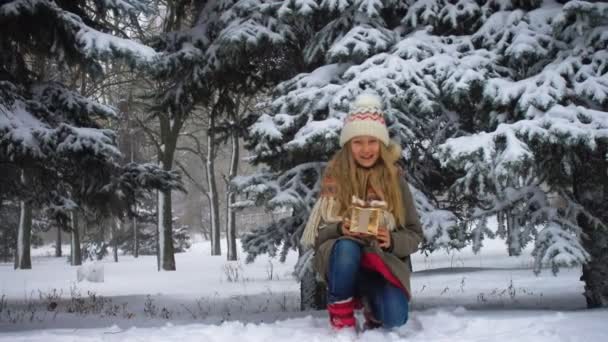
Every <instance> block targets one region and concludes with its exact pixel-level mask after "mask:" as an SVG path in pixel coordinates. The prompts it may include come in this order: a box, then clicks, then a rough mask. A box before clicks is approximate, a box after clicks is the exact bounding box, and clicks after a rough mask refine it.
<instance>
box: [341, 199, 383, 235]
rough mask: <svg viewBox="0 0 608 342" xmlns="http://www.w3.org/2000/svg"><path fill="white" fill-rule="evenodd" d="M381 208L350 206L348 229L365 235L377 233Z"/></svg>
mask: <svg viewBox="0 0 608 342" xmlns="http://www.w3.org/2000/svg"><path fill="white" fill-rule="evenodd" d="M382 215H383V213H382V209H381V208H371V207H361V206H351V208H350V229H349V230H350V231H351V232H354V233H363V234H367V235H374V236H375V235H378V227H379V226H380V218H381V217H382Z"/></svg>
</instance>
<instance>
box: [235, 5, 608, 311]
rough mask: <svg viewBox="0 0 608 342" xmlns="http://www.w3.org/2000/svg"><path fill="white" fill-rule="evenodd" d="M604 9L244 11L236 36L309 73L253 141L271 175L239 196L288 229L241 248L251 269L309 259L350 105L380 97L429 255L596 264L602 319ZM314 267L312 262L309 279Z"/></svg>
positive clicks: (587, 272)
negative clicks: (465, 252)
mask: <svg viewBox="0 0 608 342" xmlns="http://www.w3.org/2000/svg"><path fill="white" fill-rule="evenodd" d="M236 6H237V7H238V6H239V5H238V4H237V5H236ZM607 11H608V10H607V7H606V4H603V3H599V2H593V3H592V2H583V1H570V2H568V3H567V4H565V5H561V4H559V3H554V2H548V1H546V2H543V1H538V0H529V1H508V0H505V1H498V0H496V1H494V0H488V1H469V0H459V1H446V0H429V1H397V0H395V1H373V0H369V1H368V0H359V1H357V0H354V1H331V0H324V1H305V0H302V1H281V2H273V3H272V4H266V3H264V2H256V1H251V2H247V5H246V6H242V7H240V12H239V13H240V15H242V16H244V17H246V18H247V20H246V21H244V22H245V23H246V25H244V26H245V27H247V29H248V30H247V31H245V30H242V31H239V30H237V29H236V28H233V29H232V30H231V31H226V33H225V34H226V35H230V34H232V32H239V35H236V34H235V35H233V37H234V39H240V41H242V42H247V43H251V44H255V43H258V44H262V45H264V44H266V46H268V45H270V46H275V47H278V46H280V47H281V48H286V49H288V50H289V49H291V50H293V51H298V52H300V60H301V61H302V63H301V64H297V63H296V64H295V66H296V67H299V69H298V71H299V72H300V73H299V74H298V75H297V76H296V77H293V78H291V79H289V80H286V81H285V82H283V83H281V84H280V85H279V86H277V87H276V88H275V90H274V92H273V94H272V95H273V96H272V101H271V103H270V106H269V107H270V109H269V110H267V111H263V112H260V113H259V115H258V119H257V121H256V123H255V124H254V125H252V126H251V129H250V136H249V145H248V146H249V149H250V151H251V153H252V158H253V161H254V162H255V163H258V164H262V165H265V166H266V169H265V170H263V171H262V172H260V174H257V175H253V176H251V177H247V178H241V179H239V180H238V182H237V183H238V185H239V188H240V189H242V190H243V191H246V192H249V193H250V194H253V195H254V197H253V198H250V199H249V200H248V202H247V203H249V204H258V205H264V206H266V207H267V208H268V209H269V210H284V209H285V208H287V209H288V210H289V213H290V215H286V217H284V218H283V219H281V220H279V221H276V222H273V223H272V224H270V225H267V226H264V227H259V228H258V229H256V230H255V231H253V232H252V233H251V234H248V235H247V236H245V237H244V238H243V243H244V247H245V248H246V250H247V251H248V253H249V259H253V258H255V256H256V255H258V254H260V253H269V254H271V255H274V254H276V253H277V252H278V248H279V247H281V246H282V248H283V249H282V250H281V251H280V253H281V255H282V256H283V257H284V256H285V255H286V253H287V251H288V250H289V249H292V248H297V247H298V239H299V235H300V234H301V231H302V228H303V225H304V223H305V221H306V217H307V215H308V211H309V210H310V208H311V206H312V204H313V201H314V199H315V198H316V196H317V192H318V189H319V186H318V181H319V177H320V175H321V173H322V170H323V167H324V163H325V162H326V161H327V159H328V158H329V157H330V156H331V155H332V153H333V152H334V151H335V150H336V149H337V139H338V132H339V130H340V128H341V125H342V123H341V122H342V119H343V117H344V115H345V113H346V111H347V110H348V104H349V102H350V101H351V100H352V99H353V98H354V97H355V96H356V95H357V94H359V93H360V92H362V91H363V90H370V89H371V90H374V91H376V92H377V93H379V95H380V96H381V97H382V98H383V99H384V104H385V107H386V112H387V119H388V120H387V121H388V124H389V130H390V132H391V137H392V138H393V139H394V140H396V141H398V142H399V143H400V144H401V145H402V146H403V147H404V160H405V167H406V169H407V177H408V180H409V181H410V184H411V185H412V187H413V190H414V195H415V198H416V202H417V203H416V204H417V208H418V211H419V212H420V214H421V216H422V221H423V225H424V233H425V238H426V241H425V245H424V247H425V248H428V249H431V250H432V249H434V248H437V247H441V246H448V247H462V246H463V245H464V244H465V243H468V242H471V243H472V244H473V247H474V250H479V248H481V247H482V245H483V240H484V239H485V238H493V237H495V236H496V235H497V234H498V235H501V236H506V237H507V240H508V244H509V246H508V249H509V251H510V253H512V254H517V253H519V252H520V251H521V250H522V248H524V247H525V246H526V244H528V243H534V246H535V251H534V253H535V256H536V264H535V270H536V271H537V272H538V271H540V270H541V268H543V267H545V266H547V265H548V266H551V267H552V269H553V270H554V271H557V269H558V267H560V266H565V265H573V264H579V265H580V264H584V265H585V266H584V275H583V279H585V281H586V284H587V285H586V286H587V288H586V297H587V299H588V304H589V306H590V307H593V306H598V305H601V306H605V305H606V289H607V287H606V281H608V279H606V276H605V275H606V274H608V272H606V271H605V269H604V268H603V267H605V266H601V265H606V264H607V263H606V262H605V260H604V259H603V258H605V255H606V253H605V249H606V236H607V234H606V225H607V224H608V220H607V219H606V216H605V215H606V214H605V212H606V210H605V209H606V208H605V205H606V203H608V201H606V193H607V186H606V179H607V177H606V175H605V170H606V169H607V168H606V157H607V154H606V117H607V116H606V109H607V108H606V105H607V101H606V93H607V91H606V86H607V84H608V83H607V79H606V62H605V61H606V60H608V59H607V58H606V57H607V56H606V52H605V51H606V46H607V44H606V35H605V27H606V26H605V25H606V22H607V21H606V15H607ZM260 35H263V36H264V37H266V39H265V40H260V39H259V38H258V36H260ZM495 215H498V216H499V217H504V218H505V220H506V222H505V224H500V225H499V229H498V231H493V230H491V229H489V228H488V225H487V220H488V217H490V216H495ZM457 218H458V219H457ZM501 220H502V219H501ZM583 233H585V235H583ZM584 236H588V237H591V236H592V238H583V237H584ZM309 259H310V253H306V252H304V251H303V253H302V257H301V260H300V262H299V263H298V267H299V269H298V270H297V271H298V274H300V275H302V274H305V270H306V269H307V263H306V260H309ZM306 283H308V284H310V282H306ZM309 297H310V296H309Z"/></svg>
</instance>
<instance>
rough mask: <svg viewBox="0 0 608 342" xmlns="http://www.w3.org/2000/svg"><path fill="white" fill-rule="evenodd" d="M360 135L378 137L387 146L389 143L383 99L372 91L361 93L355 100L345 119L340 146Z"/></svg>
mask: <svg viewBox="0 0 608 342" xmlns="http://www.w3.org/2000/svg"><path fill="white" fill-rule="evenodd" d="M360 135H369V136H372V137H375V138H378V140H380V141H382V143H383V144H384V145H385V146H388V145H389V137H388V129H387V128H386V123H385V122H384V113H383V112H382V100H381V99H380V98H379V97H378V96H377V95H375V94H372V93H363V94H360V95H359V96H357V98H355V101H353V103H352V105H351V107H350V112H349V113H348V115H347V116H346V118H345V119H344V127H343V128H342V133H341V134H340V147H342V146H344V144H346V143H347V142H348V141H349V140H350V139H352V138H354V137H356V136H360Z"/></svg>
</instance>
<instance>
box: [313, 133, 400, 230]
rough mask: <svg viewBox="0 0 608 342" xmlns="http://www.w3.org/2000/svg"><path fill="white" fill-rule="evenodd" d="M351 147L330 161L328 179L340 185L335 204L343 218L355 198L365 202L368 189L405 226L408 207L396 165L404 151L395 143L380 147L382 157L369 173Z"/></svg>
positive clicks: (326, 172) (343, 149)
mask: <svg viewBox="0 0 608 342" xmlns="http://www.w3.org/2000/svg"><path fill="white" fill-rule="evenodd" d="M350 145H351V143H350V141H348V142H347V143H346V144H345V145H344V146H343V147H342V148H341V149H340V150H339V151H338V152H336V154H335V155H334V156H333V157H332V159H331V160H330V162H329V164H328V167H327V169H326V170H325V176H329V177H331V178H333V179H334V181H335V182H336V183H337V185H338V186H337V193H336V201H337V202H338V208H340V212H338V213H337V215H338V216H343V215H344V214H345V212H346V210H347V209H348V207H349V206H350V204H351V200H352V196H353V195H355V196H357V197H359V198H365V195H366V193H367V186H368V185H369V186H371V187H372V188H373V189H374V191H375V192H376V193H377V194H378V195H379V196H380V197H381V198H382V200H383V201H385V202H386V203H387V204H388V210H389V211H390V212H391V213H392V214H393V216H394V217H395V221H396V223H397V224H398V225H403V224H405V215H406V213H405V205H404V203H403V197H402V194H401V186H400V183H399V177H400V174H399V169H398V167H397V165H396V162H397V160H398V159H399V158H400V156H401V149H400V148H399V146H398V145H397V144H395V143H393V142H391V143H390V144H389V146H388V147H387V146H385V145H384V144H380V156H379V157H378V161H377V162H376V164H375V165H374V166H372V167H371V168H369V169H366V168H363V167H361V166H358V165H357V163H356V162H355V159H354V157H353V155H352V153H351V147H350Z"/></svg>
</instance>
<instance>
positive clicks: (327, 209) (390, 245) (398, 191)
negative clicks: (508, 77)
mask: <svg viewBox="0 0 608 342" xmlns="http://www.w3.org/2000/svg"><path fill="white" fill-rule="evenodd" d="M340 146H341V149H340V150H339V151H338V152H337V153H336V154H335V156H334V157H333V158H332V159H331V161H330V162H329V163H328V166H327V169H326V170H325V174H324V176H323V180H322V185H321V195H320V198H319V200H318V201H317V203H316V204H315V206H314V208H313V210H312V212H311V214H310V217H309V220H308V223H307V225H306V228H305V230H304V234H303V235H302V241H301V242H302V244H303V245H308V246H314V249H315V257H314V261H313V264H314V268H315V270H316V271H317V272H318V274H319V275H321V276H322V278H323V280H324V281H325V283H326V284H327V289H328V306H327V310H328V312H329V320H330V323H331V325H332V326H333V327H335V328H337V329H340V328H343V327H355V325H356V321H355V317H354V310H355V308H359V307H361V306H363V308H364V316H365V320H366V322H365V327H366V328H376V327H380V326H382V327H385V328H393V327H397V326H400V325H403V324H405V323H406V321H407V318H408V303H409V301H410V298H411V291H410V271H411V270H410V266H409V256H410V254H412V253H414V252H415V251H416V250H417V249H418V245H419V243H420V242H421V240H422V230H421V226H420V221H419V219H418V215H417V213H416V208H415V206H414V201H413V199H412V194H411V192H410V189H409V187H408V185H407V182H406V181H405V179H404V177H403V175H402V174H401V171H400V170H399V168H398V166H397V165H396V162H397V160H398V159H399V158H400V154H401V149H400V148H399V147H398V146H397V145H396V144H395V143H393V142H391V141H390V140H389V136H388V130H387V128H386V124H385V122H384V116H383V112H382V110H381V102H380V99H379V98H378V97H376V96H374V95H371V94H363V95H360V96H359V97H357V99H356V100H355V102H354V104H353V105H352V106H351V110H350V112H349V114H348V116H347V117H346V119H345V123H344V128H343V129H342V133H341V135H340ZM353 196H356V198H358V199H361V200H363V201H365V203H366V204H367V205H369V206H381V207H384V208H385V211H384V217H383V218H382V220H381V225H380V228H379V229H378V234H377V235H376V236H369V235H364V234H359V233H353V232H351V231H350V230H349V228H350V222H349V219H348V215H349V214H348V212H347V210H348V208H349V206H350V205H351V204H352V201H353Z"/></svg>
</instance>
